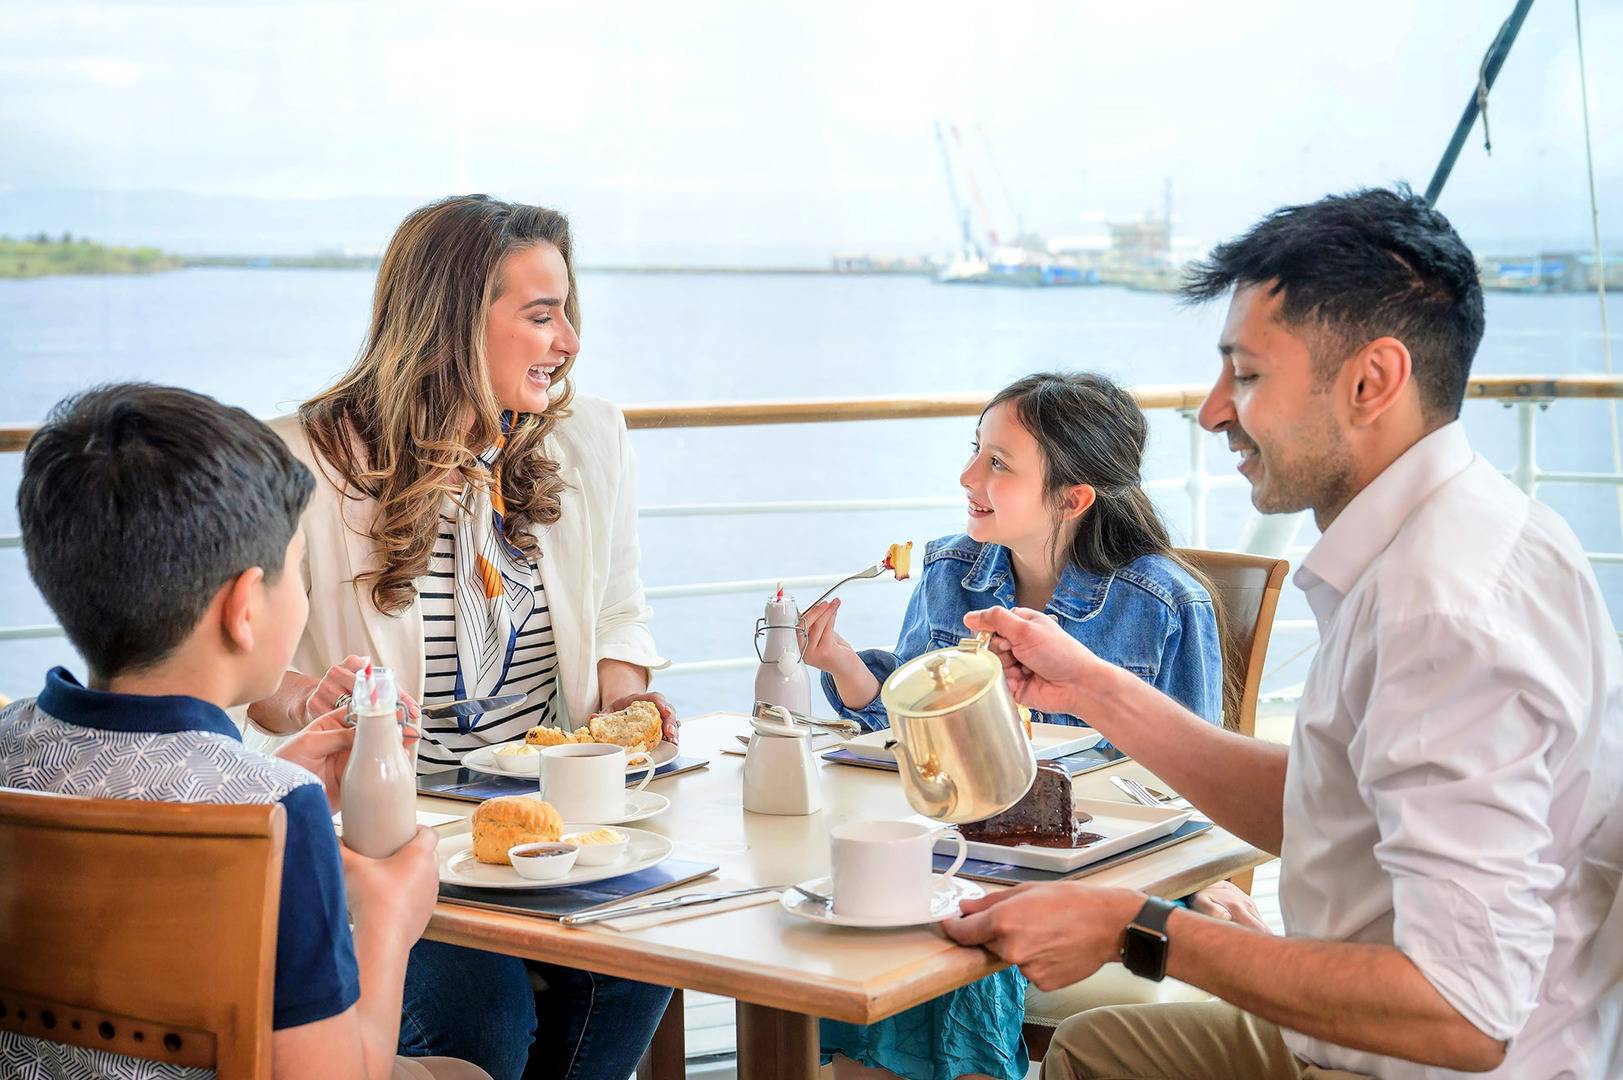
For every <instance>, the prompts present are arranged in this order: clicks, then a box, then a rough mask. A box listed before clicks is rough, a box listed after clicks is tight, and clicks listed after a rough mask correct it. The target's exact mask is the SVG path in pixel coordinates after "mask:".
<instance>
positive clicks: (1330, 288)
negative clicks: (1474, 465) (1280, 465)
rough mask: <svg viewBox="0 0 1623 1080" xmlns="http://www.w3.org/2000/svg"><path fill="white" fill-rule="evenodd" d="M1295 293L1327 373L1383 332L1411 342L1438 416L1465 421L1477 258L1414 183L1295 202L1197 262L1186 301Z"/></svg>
mask: <svg viewBox="0 0 1623 1080" xmlns="http://www.w3.org/2000/svg"><path fill="white" fill-rule="evenodd" d="M1249 285H1268V286H1270V295H1273V294H1283V301H1282V303H1281V305H1280V308H1279V316H1280V319H1281V321H1283V322H1284V323H1285V325H1287V326H1289V327H1291V328H1292V329H1298V328H1300V329H1306V330H1309V331H1312V332H1314V338H1315V339H1316V340H1313V342H1312V344H1313V352H1314V360H1315V362H1316V364H1317V366H1318V368H1319V371H1320V373H1321V374H1322V375H1323V376H1324V378H1326V379H1329V378H1331V377H1333V376H1334V373H1335V372H1336V371H1337V370H1339V368H1340V365H1341V361H1343V360H1345V359H1346V358H1347V357H1348V356H1350V355H1351V354H1352V353H1353V352H1354V351H1356V350H1357V349H1359V348H1361V347H1362V346H1364V345H1366V344H1368V343H1369V342H1371V341H1374V340H1375V339H1376V338H1379V337H1386V336H1391V337H1394V338H1397V339H1398V340H1399V341H1401V342H1403V344H1404V345H1405V346H1407V347H1408V349H1409V355H1410V357H1411V358H1412V359H1413V362H1414V378H1415V383H1416V385H1417V386H1418V388H1419V391H1420V404H1421V408H1422V409H1423V410H1424V412H1425V415H1426V417H1427V418H1428V419H1429V420H1434V421H1437V420H1443V421H1446V420H1453V419H1454V418H1456V417H1457V416H1459V413H1460V405H1461V403H1462V402H1463V401H1464V400H1465V384H1466V380H1467V379H1468V378H1469V376H1470V374H1471V359H1472V357H1474V356H1475V355H1476V349H1477V345H1478V344H1479V343H1480V342H1481V341H1482V328H1483V314H1482V285H1481V282H1480V281H1479V280H1478V277H1477V266H1476V260H1475V259H1474V258H1473V257H1472V255H1471V251H1470V249H1469V248H1467V247H1466V246H1465V242H1464V241H1463V240H1461V239H1460V237H1459V234H1458V233H1456V232H1455V231H1454V227H1453V226H1452V225H1450V224H1449V223H1448V219H1447V218H1445V217H1444V216H1443V215H1442V214H1440V213H1438V212H1437V211H1436V210H1434V209H1432V207H1431V205H1430V204H1429V203H1427V202H1426V200H1425V199H1422V198H1420V197H1419V196H1418V195H1415V194H1414V193H1413V192H1412V191H1410V190H1409V188H1408V187H1407V186H1406V185H1401V184H1400V185H1399V186H1398V187H1397V188H1396V189H1395V190H1391V191H1388V190H1386V189H1383V188H1362V189H1360V190H1357V191H1353V192H1349V193H1347V194H1345V195H1329V196H1326V197H1325V198H1322V199H1320V200H1319V201H1318V202H1316V203H1309V204H1307V205H1304V206H1286V207H1283V208H1281V209H1279V210H1275V211H1274V212H1273V213H1271V214H1269V215H1268V216H1267V217H1265V218H1263V219H1262V220H1261V221H1260V222H1258V223H1257V224H1256V225H1253V226H1252V227H1251V229H1250V231H1249V232H1247V233H1245V235H1243V236H1241V237H1240V238H1239V239H1237V240H1231V241H1229V242H1228V243H1225V244H1219V245H1218V246H1217V247H1215V248H1213V249H1212V253H1211V254H1210V255H1208V256H1207V257H1206V258H1205V259H1203V260H1201V261H1200V262H1197V263H1195V264H1194V265H1193V266H1192V267H1190V269H1189V271H1188V273H1187V274H1186V275H1185V278H1184V283H1183V295H1184V298H1185V299H1186V300H1188V301H1191V302H1197V303H1198V302H1204V301H1207V300H1211V299H1214V298H1215V297H1217V296H1220V295H1222V294H1223V293H1224V292H1226V291H1228V289H1230V288H1231V287H1234V286H1240V287H1244V286H1249Z"/></svg>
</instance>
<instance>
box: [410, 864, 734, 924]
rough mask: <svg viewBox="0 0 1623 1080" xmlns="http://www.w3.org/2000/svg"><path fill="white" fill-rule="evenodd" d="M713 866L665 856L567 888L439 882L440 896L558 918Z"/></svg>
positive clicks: (668, 885) (670, 885) (682, 880)
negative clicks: (632, 870)
mask: <svg viewBox="0 0 1623 1080" xmlns="http://www.w3.org/2000/svg"><path fill="white" fill-rule="evenodd" d="M717 869H718V867H717V866H716V864H715V863H702V862H691V861H689V860H687V859H666V860H665V861H664V862H662V863H659V864H658V865H657V866H650V867H649V868H648V869H646V870H638V871H637V872H636V873H634V874H623V875H621V876H620V877H617V878H607V879H605V880H603V881H594V882H592V883H591V884H589V885H576V886H573V887H572V888H567V889H536V890H529V889H470V888H468V887H467V886H465V885H447V884H445V883H444V882H441V883H440V899H441V900H445V901H448V902H450V903H453V904H464V905H466V906H468V907H477V908H488V909H490V910H492V911H513V912H517V913H518V914H520V915H540V916H541V917H542V918H546V919H561V918H563V917H564V916H565V915H578V914H579V913H581V912H583V911H590V910H591V909H593V908H597V907H602V906H603V905H605V904H618V903H620V902H621V901H624V900H631V899H633V898H635V897H638V896H646V895H648V894H649V893H656V892H662V891H664V890H665V889H674V888H675V887H676V886H678V885H686V884H687V883H688V882H690V881H696V880H698V879H699V878H702V877H706V876H708V875H710V874H714V873H715V872H716V870H717Z"/></svg>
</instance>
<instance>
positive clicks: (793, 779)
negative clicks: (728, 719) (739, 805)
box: [744, 706, 823, 817]
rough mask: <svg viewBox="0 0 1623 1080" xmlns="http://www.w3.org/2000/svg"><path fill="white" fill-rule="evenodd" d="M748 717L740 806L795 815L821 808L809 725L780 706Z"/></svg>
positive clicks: (755, 812) (819, 785)
mask: <svg viewBox="0 0 1623 1080" xmlns="http://www.w3.org/2000/svg"><path fill="white" fill-rule="evenodd" d="M764 711H765V712H766V715H765V716H764V717H755V718H752V719H751V720H750V724H751V725H752V726H753V727H754V729H755V730H754V733H753V734H752V735H751V736H750V745H749V749H748V750H747V751H746V752H745V754H744V809H745V810H748V811H749V812H751V813H753V814H778V815H781V816H784V817H799V816H804V815H806V814H815V813H817V812H818V811H819V810H821V809H822V808H823V792H822V785H821V784H820V783H819V781H818V778H817V764H816V762H814V761H812V752H811V730H812V729H811V728H808V727H806V726H805V725H804V724H797V723H795V722H794V720H793V718H791V717H790V716H789V714H788V713H787V712H785V711H784V710H783V708H782V707H781V706H773V707H772V708H770V709H767V710H764Z"/></svg>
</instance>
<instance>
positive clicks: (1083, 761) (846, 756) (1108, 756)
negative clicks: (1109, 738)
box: [823, 746, 1127, 776]
mask: <svg viewBox="0 0 1623 1080" xmlns="http://www.w3.org/2000/svg"><path fill="white" fill-rule="evenodd" d="M1038 757H1039V759H1041V757H1042V756H1041V755H1038ZM823 760H824V761H832V762H834V763H835V764H836V765H856V766H859V767H861V768H864V769H883V770H884V771H886V772H898V771H900V768H901V767H900V766H899V765H897V764H896V759H895V758H888V757H870V756H868V755H867V754H859V753H857V752H856V751H854V750H846V749H843V748H842V749H839V750H830V751H829V752H828V753H826V754H824V755H823ZM1051 760H1052V761H1053V762H1054V764H1056V765H1063V766H1064V767H1065V771H1066V772H1068V773H1070V774H1071V775H1072V776H1081V775H1082V774H1083V773H1085V772H1092V771H1093V770H1094V769H1102V768H1104V767H1105V766H1106V765H1114V764H1115V763H1116V762H1118V761H1125V760H1127V755H1126V754H1124V753H1122V752H1121V751H1120V750H1117V749H1116V748H1115V747H1114V746H1093V747H1089V748H1088V749H1086V750H1078V751H1077V752H1076V753H1074V754H1066V755H1065V756H1064V757H1057V758H1052V759H1051Z"/></svg>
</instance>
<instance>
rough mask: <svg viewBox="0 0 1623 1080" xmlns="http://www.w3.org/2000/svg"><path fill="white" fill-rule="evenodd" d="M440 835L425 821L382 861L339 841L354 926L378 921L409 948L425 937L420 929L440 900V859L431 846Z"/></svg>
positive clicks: (372, 923) (345, 885) (425, 923)
mask: <svg viewBox="0 0 1623 1080" xmlns="http://www.w3.org/2000/svg"><path fill="white" fill-rule="evenodd" d="M439 839H440V838H439V834H438V833H436V832H435V831H434V830H433V829H430V828H428V827H427V826H424V825H419V826H417V834H416V835H415V836H413V837H412V838H411V839H410V840H408V841H406V843H405V846H404V847H402V848H401V849H400V850H399V851H397V852H395V853H394V854H393V855H390V856H389V857H388V858H385V859H369V858H367V857H366V856H365V855H361V854H358V853H356V852H354V851H351V850H350V849H349V848H347V847H344V846H343V845H339V851H340V852H342V854H343V858H344V892H345V894H346V895H347V896H348V897H349V908H350V911H351V913H352V914H353V915H354V916H355V923H356V926H357V928H360V927H363V926H377V925H382V926H384V927H386V928H387V929H388V930H389V931H390V932H392V933H394V934H396V935H398V941H399V942H400V943H401V944H403V945H404V946H406V947H407V948H410V947H411V945H412V943H414V942H415V941H416V940H417V939H418V938H420V937H422V936H423V928H424V927H426V926H427V925H428V918H429V916H430V915H432V914H433V913H434V902H435V901H436V900H438V899H439V892H440V870H439V858H438V857H437V856H436V855H435V851H434V849H435V848H436V847H437V846H438V844H439Z"/></svg>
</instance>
